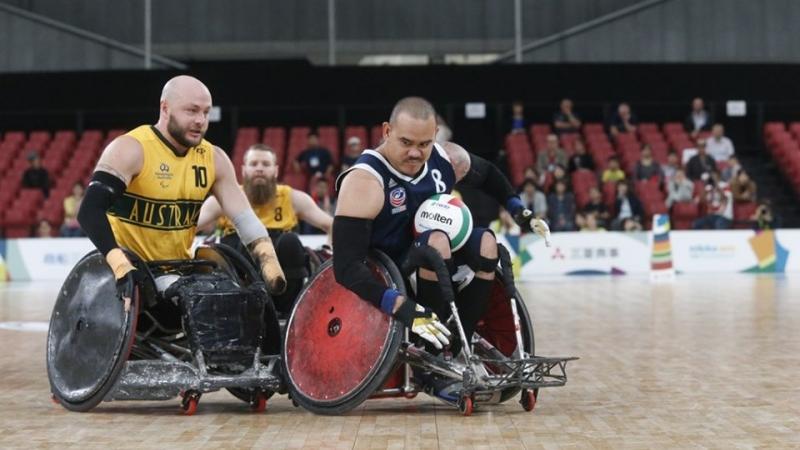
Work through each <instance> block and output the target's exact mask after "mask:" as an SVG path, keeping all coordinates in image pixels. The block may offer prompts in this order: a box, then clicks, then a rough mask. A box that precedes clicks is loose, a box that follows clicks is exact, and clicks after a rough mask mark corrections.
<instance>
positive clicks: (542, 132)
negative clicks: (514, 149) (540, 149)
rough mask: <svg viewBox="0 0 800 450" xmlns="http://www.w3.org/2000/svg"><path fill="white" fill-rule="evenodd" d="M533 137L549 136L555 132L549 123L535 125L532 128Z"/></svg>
mask: <svg viewBox="0 0 800 450" xmlns="http://www.w3.org/2000/svg"><path fill="white" fill-rule="evenodd" d="M530 132H531V136H547V135H548V134H551V133H552V132H553V129H552V128H551V127H550V124H548V123H535V124H533V125H531V128H530Z"/></svg>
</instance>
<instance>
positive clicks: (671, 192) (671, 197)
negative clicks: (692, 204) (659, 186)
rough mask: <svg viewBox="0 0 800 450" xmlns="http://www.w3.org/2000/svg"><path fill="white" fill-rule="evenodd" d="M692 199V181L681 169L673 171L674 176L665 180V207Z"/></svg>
mask: <svg viewBox="0 0 800 450" xmlns="http://www.w3.org/2000/svg"><path fill="white" fill-rule="evenodd" d="M693 199H694V183H692V182H691V181H690V180H688V179H687V178H686V173H685V172H684V171H683V169H678V170H677V171H675V176H674V177H672V179H671V180H669V181H667V201H666V204H667V208H671V207H672V205H673V204H675V203H677V202H689V201H692V200H693Z"/></svg>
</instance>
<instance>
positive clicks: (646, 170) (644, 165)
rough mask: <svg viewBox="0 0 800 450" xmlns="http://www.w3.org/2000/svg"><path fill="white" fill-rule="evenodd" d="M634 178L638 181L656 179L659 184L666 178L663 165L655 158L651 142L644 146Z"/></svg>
mask: <svg viewBox="0 0 800 450" xmlns="http://www.w3.org/2000/svg"><path fill="white" fill-rule="evenodd" d="M634 179H635V180H637V181H641V180H650V179H656V180H658V184H659V185H661V182H662V181H663V180H664V173H663V172H661V166H659V165H658V163H657V162H656V160H655V159H653V150H652V149H651V148H650V145H649V144H644V146H643V147H642V153H641V156H640V157H639V161H637V162H636V169H635V170H634Z"/></svg>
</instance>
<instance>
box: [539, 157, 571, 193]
mask: <svg viewBox="0 0 800 450" xmlns="http://www.w3.org/2000/svg"><path fill="white" fill-rule="evenodd" d="M559 180H561V181H563V182H564V184H566V185H567V190H568V191H571V190H572V183H570V180H569V177H568V176H567V169H566V168H564V166H562V165H561V164H556V167H555V169H553V171H552V172H551V173H550V178H549V179H548V180H547V182H546V183H545V188H544V190H545V191H546V192H550V188H551V187H552V186H553V185H555V183H556V181H559Z"/></svg>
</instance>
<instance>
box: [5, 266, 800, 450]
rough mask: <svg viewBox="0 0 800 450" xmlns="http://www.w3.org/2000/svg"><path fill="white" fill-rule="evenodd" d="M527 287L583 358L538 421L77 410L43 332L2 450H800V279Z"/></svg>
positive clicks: (165, 406) (11, 366) (41, 297)
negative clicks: (52, 383) (62, 399)
mask: <svg viewBox="0 0 800 450" xmlns="http://www.w3.org/2000/svg"><path fill="white" fill-rule="evenodd" d="M793 278H794V279H793ZM57 290H58V285H57V284H21V283H8V284H4V285H3V284H0V322H5V324H3V325H2V326H5V327H8V324H7V322H10V321H20V322H46V321H47V320H49V315H50V308H51V307H52V304H53V301H54V298H55V294H56V292H57ZM521 290H522V292H523V295H525V298H526V300H527V302H528V304H529V305H530V307H531V309H532V312H533V315H534V320H535V322H536V344H537V353H539V354H542V355H564V356H566V355H575V356H580V357H581V359H580V360H579V361H575V362H571V363H570V364H569V365H568V375H569V382H568V383H567V385H566V386H565V387H562V388H553V389H543V390H542V391H541V393H540V398H539V402H538V404H537V407H536V410H535V411H534V413H526V412H524V411H523V410H522V408H521V407H520V405H519V404H518V403H516V402H509V403H507V404H503V405H499V406H494V407H484V408H478V409H476V411H475V413H474V414H473V416H472V417H462V416H460V415H459V414H458V412H457V411H456V410H455V409H452V408H450V407H447V406H445V405H443V404H440V403H438V402H437V401H435V400H433V399H431V398H430V397H427V396H425V395H420V396H418V397H417V398H416V399H414V400H404V399H391V400H377V401H376V400H373V401H368V402H367V403H365V404H364V405H363V406H362V407H360V408H358V409H356V410H355V411H353V412H351V413H350V414H348V415H346V416H343V417H324V416H315V415H312V414H310V413H307V412H305V411H303V410H300V409H297V408H294V407H293V406H292V404H291V402H290V401H288V400H287V399H286V397H285V396H282V397H275V398H273V399H272V400H270V403H269V406H268V408H267V412H265V413H263V414H253V413H250V412H249V410H248V408H247V407H246V405H245V404H243V403H241V402H239V401H238V400H236V399H234V398H233V397H232V396H230V395H229V394H227V393H226V392H218V393H214V394H209V395H206V396H204V397H203V398H202V400H201V402H200V407H199V409H198V413H197V415H195V416H192V417H184V416H182V415H181V413H180V409H179V406H178V405H179V402H178V400H177V399H176V400H173V401H165V402H114V403H104V404H101V405H100V406H99V407H98V408H96V409H95V410H93V411H92V412H90V413H84V414H80V413H71V412H68V411H66V410H64V409H63V408H61V407H60V406H56V405H53V404H52V403H51V402H50V398H49V385H48V381H47V373H46V369H45V361H44V343H45V336H46V333H45V331H43V329H46V324H45V323H43V324H38V328H39V329H40V331H35V330H34V331H14V330H8V329H0V448H13V447H18V448H37V447H38V448H47V447H59V448H70V447H75V448H78V447H81V448H92V447H95V448H113V449H121V448H191V449H198V448H215V449H216V448H251V447H252V448H270V449H273V448H275V449H277V448H348V449H349V448H403V447H408V448H447V449H451V448H529V449H533V448H609V449H617V448H724V449H731V448H756V447H758V448H791V447H795V448H800V279H798V277H791V276H784V275H777V276H771V275H749V274H748V275H745V274H742V275H724V276H723V275H715V276H679V277H678V279H677V281H675V282H674V283H672V284H651V283H650V282H649V281H647V280H646V279H643V278H635V277H614V278H611V277H587V278H574V279H568V280H567V279H560V280H542V281H538V282H536V283H528V284H525V285H523V286H522V288H521ZM27 326H28V327H30V328H37V324H36V323H28V324H27ZM343 363H344V362H343Z"/></svg>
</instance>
